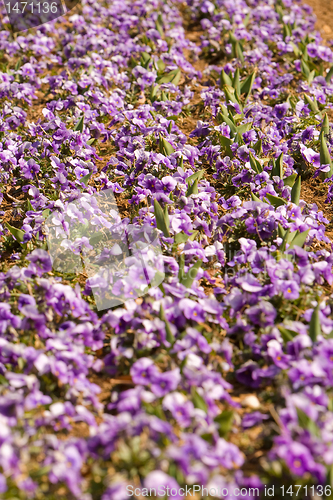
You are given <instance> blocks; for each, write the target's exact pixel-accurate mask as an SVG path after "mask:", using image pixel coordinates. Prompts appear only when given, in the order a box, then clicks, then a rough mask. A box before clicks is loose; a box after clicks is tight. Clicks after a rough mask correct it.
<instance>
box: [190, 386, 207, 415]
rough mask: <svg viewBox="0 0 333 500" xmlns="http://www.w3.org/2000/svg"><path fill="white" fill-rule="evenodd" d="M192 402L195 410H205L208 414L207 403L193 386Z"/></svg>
mask: <svg viewBox="0 0 333 500" xmlns="http://www.w3.org/2000/svg"><path fill="white" fill-rule="evenodd" d="M192 401H193V404H194V406H195V408H200V410H203V411H204V412H205V413H207V404H206V401H205V400H204V398H203V397H202V396H201V395H200V394H199V393H198V391H197V390H196V389H195V388H194V387H193V386H192Z"/></svg>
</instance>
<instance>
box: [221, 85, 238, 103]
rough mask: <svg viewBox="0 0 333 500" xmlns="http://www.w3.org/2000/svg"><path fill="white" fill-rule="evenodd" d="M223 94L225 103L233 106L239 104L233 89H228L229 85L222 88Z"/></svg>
mask: <svg viewBox="0 0 333 500" xmlns="http://www.w3.org/2000/svg"><path fill="white" fill-rule="evenodd" d="M224 93H225V96H226V99H227V102H233V103H234V104H239V101H238V99H237V97H236V94H235V89H234V88H233V87H230V86H229V85H225V86H224Z"/></svg>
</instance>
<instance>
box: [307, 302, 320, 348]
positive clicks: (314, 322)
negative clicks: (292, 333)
mask: <svg viewBox="0 0 333 500" xmlns="http://www.w3.org/2000/svg"><path fill="white" fill-rule="evenodd" d="M321 334H322V332H321V326H320V318H319V304H318V305H317V306H316V307H315V308H314V310H313V313H312V315H311V320H310V324H309V336H310V339H311V340H312V342H316V340H317V338H318V336H319V335H321Z"/></svg>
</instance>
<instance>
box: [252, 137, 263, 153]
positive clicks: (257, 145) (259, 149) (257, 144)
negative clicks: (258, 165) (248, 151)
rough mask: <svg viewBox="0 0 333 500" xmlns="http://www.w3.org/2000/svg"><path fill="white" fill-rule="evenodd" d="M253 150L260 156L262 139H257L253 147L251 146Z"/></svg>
mask: <svg viewBox="0 0 333 500" xmlns="http://www.w3.org/2000/svg"><path fill="white" fill-rule="evenodd" d="M253 149H254V150H255V152H256V153H257V155H258V156H260V155H261V154H262V152H263V151H262V139H258V141H257V142H256V143H255V145H254V146H253Z"/></svg>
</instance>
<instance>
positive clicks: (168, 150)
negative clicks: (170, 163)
mask: <svg viewBox="0 0 333 500" xmlns="http://www.w3.org/2000/svg"><path fill="white" fill-rule="evenodd" d="M159 146H160V152H161V153H162V154H163V155H164V156H170V155H172V153H174V152H175V150H174V148H173V146H172V145H171V144H170V142H168V141H167V140H166V139H165V138H164V137H162V136H161V135H160V139H159Z"/></svg>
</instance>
